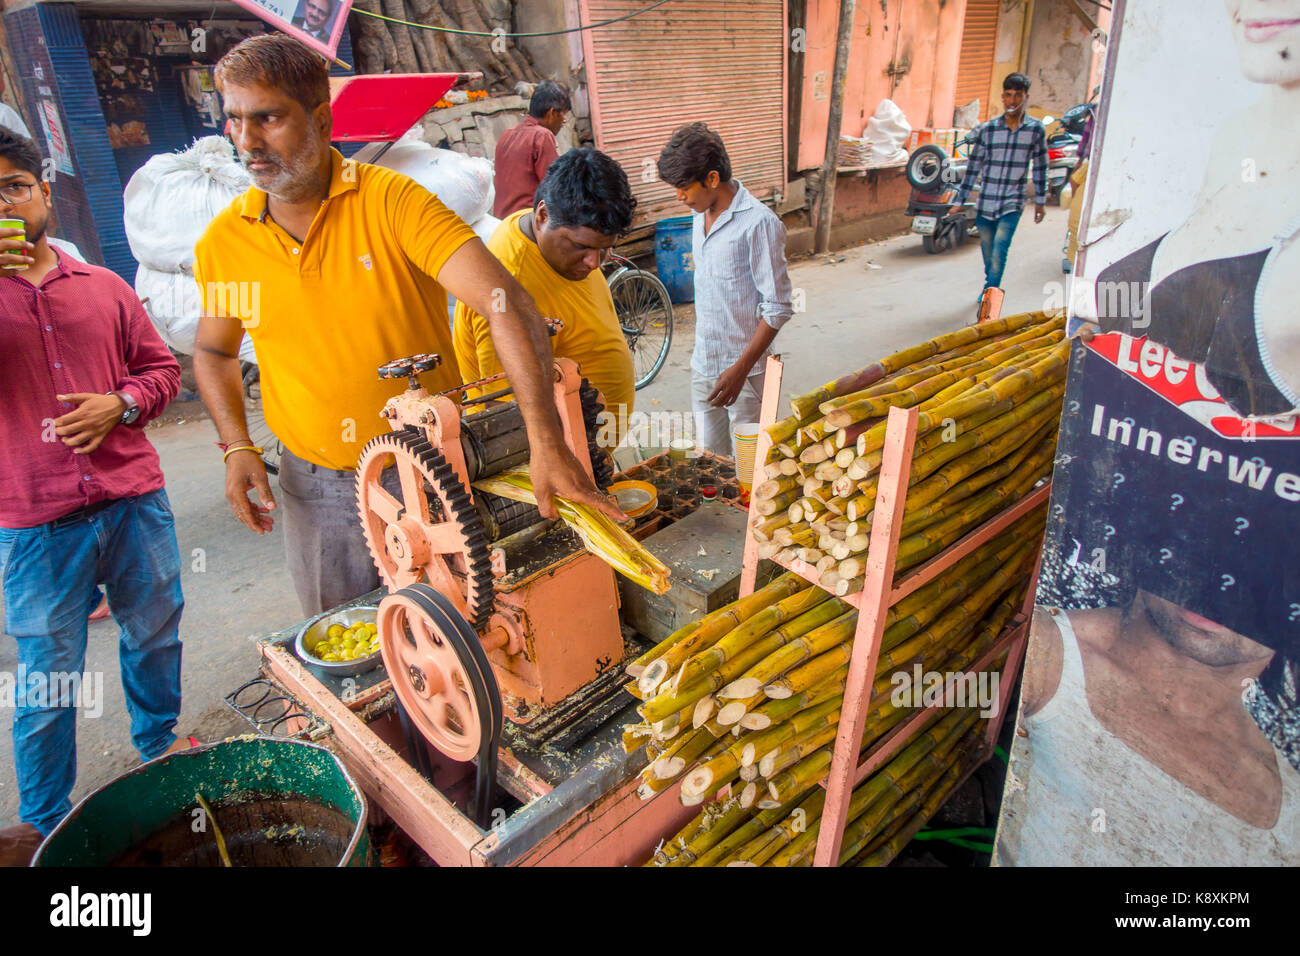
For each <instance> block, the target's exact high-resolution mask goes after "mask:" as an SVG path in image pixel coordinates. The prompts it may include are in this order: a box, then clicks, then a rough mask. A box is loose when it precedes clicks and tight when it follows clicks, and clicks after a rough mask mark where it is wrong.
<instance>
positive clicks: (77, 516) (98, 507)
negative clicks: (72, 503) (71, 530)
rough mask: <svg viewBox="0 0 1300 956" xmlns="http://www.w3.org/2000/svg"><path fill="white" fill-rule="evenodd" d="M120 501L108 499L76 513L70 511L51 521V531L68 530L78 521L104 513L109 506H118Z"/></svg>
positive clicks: (79, 509) (80, 509)
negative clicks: (68, 527) (69, 526)
mask: <svg viewBox="0 0 1300 956" xmlns="http://www.w3.org/2000/svg"><path fill="white" fill-rule="evenodd" d="M119 500H120V499H118V498H106V499H104V500H103V501H96V502H95V503H94V504H93V505H86V506H85V507H82V508H78V509H77V510H76V511H70V512H68V514H65V515H64V516H63V517H62V518H55V519H54V520H53V521H51V522H50V530H51V531H53V530H55V529H58V528H66V527H67V526H68V525H70V524H76V523H77V522H78V521H81V520H83V519H85V518H89V517H90V516H91V515H94V514H99V512H101V511H103V510H104V509H105V508H107V507H108V506H109V505H114V504H117V502H118V501H119Z"/></svg>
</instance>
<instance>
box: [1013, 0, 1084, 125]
mask: <svg viewBox="0 0 1300 956" xmlns="http://www.w3.org/2000/svg"><path fill="white" fill-rule="evenodd" d="M1092 60H1093V41H1092V37H1091V36H1090V35H1089V31H1088V29H1087V28H1086V27H1085V26H1084V25H1083V21H1081V20H1080V19H1079V15H1078V14H1077V13H1076V12H1075V11H1074V9H1073V8H1072V7H1071V5H1070V4H1069V3H1067V2H1066V0H1038V2H1037V3H1035V4H1034V12H1033V27H1032V29H1031V31H1030V34H1029V55H1028V57H1027V62H1026V69H1025V72H1026V73H1027V74H1028V76H1029V79H1030V81H1031V83H1032V86H1031V87H1030V90H1029V101H1030V106H1031V109H1033V111H1034V112H1035V113H1039V112H1043V113H1050V114H1052V115H1053V116H1060V115H1061V114H1062V113H1063V112H1065V111H1066V110H1068V109H1069V108H1070V107H1071V106H1074V105H1075V104H1077V103H1082V102H1084V101H1085V100H1086V99H1087V98H1088V93H1090V92H1091V89H1092V88H1091V87H1090V86H1089V85H1088V81H1089V79H1090V77H1091V74H1092Z"/></svg>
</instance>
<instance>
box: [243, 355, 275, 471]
mask: <svg viewBox="0 0 1300 956" xmlns="http://www.w3.org/2000/svg"><path fill="white" fill-rule="evenodd" d="M244 419H245V421H246V423H247V424H248V437H249V438H251V439H252V440H253V444H254V445H257V446H259V447H260V448H261V449H262V464H264V465H265V466H266V472H267V474H270V475H276V474H279V473H280V439H278V438H276V437H275V434H274V433H273V432H272V431H271V429H270V428H268V427H267V424H266V416H265V415H264V414H263V413H262V381H261V376H260V375H259V373H258V370H257V366H256V365H253V364H252V363H250V362H246V363H244Z"/></svg>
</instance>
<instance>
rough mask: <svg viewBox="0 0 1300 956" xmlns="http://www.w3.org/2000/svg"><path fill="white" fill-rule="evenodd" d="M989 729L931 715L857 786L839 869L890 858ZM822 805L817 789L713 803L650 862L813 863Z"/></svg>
mask: <svg viewBox="0 0 1300 956" xmlns="http://www.w3.org/2000/svg"><path fill="white" fill-rule="evenodd" d="M984 727H985V722H984V721H982V720H980V719H979V715H978V713H977V712H976V711H975V710H974V709H973V708H968V707H967V708H952V709H947V710H936V711H934V712H933V716H932V717H931V718H930V721H929V723H928V725H927V726H926V728H925V729H924V730H923V732H921V733H920V734H918V735H917V736H915V737H913V738H912V740H911V741H910V742H909V743H908V744H907V746H905V747H904V748H903V749H901V750H900V751H899V752H898V753H897V754H896V755H895V756H894V757H893V758H892V759H891V760H890V761H889V762H888V763H886V764H885V765H884V766H883V767H881V768H880V769H879V770H877V771H876V772H875V773H874V774H872V775H871V776H869V777H867V778H866V779H865V780H863V781H862V783H860V784H858V786H857V787H856V788H854V790H853V794H852V796H851V798H850V800H849V808H848V822H847V824H846V825H845V828H844V837H843V841H842V843H841V849H840V855H839V861H838V862H839V865H840V866H882V865H884V864H886V863H888V862H889V861H890V860H892V859H893V858H894V857H895V856H896V855H897V854H898V852H899V850H901V849H902V848H903V846H905V845H906V844H907V842H908V841H909V840H910V839H911V838H912V837H913V836H914V835H915V834H916V832H917V831H918V830H919V829H920V828H921V827H923V826H924V825H925V824H926V822H927V821H928V820H929V819H930V818H931V817H932V816H933V815H934V813H935V811H937V810H938V809H939V807H941V806H943V804H944V802H945V801H946V800H947V799H948V797H949V796H950V795H951V794H952V792H953V790H954V789H955V788H956V787H957V785H958V784H959V783H960V782H961V780H962V779H963V778H964V777H965V776H966V774H967V773H968V772H969V771H970V770H971V769H972V768H973V766H974V762H975V759H976V757H977V753H978V750H979V745H980V738H981V735H982V734H983V732H984ZM825 802H826V791H825V790H823V789H822V788H821V787H820V786H816V785H814V786H812V787H809V788H806V789H804V790H802V791H800V792H799V793H797V794H795V795H793V796H791V797H789V798H787V799H785V800H783V801H780V802H777V801H771V802H768V803H767V804H766V805H754V806H749V807H746V806H745V805H744V801H743V800H741V799H740V798H739V797H736V796H731V797H728V798H727V799H724V800H719V801H715V802H713V803H710V804H708V805H707V806H706V807H705V808H704V809H703V811H701V812H700V813H699V814H697V815H696V816H695V818H694V819H692V820H691V821H690V822H689V823H688V824H687V825H686V826H685V827H684V828H682V830H681V831H680V832H678V833H677V834H675V835H674V836H673V837H671V838H670V839H668V840H666V841H665V842H664V843H663V844H662V845H661V846H660V847H659V848H658V849H656V851H655V854H654V856H653V857H652V858H651V859H650V860H649V861H648V862H647V863H646V864H645V865H646V866H810V865H812V862H813V857H814V855H815V853H816V850H817V839H818V837H819V836H820V834H821V815H822V810H823V809H824V806H825Z"/></svg>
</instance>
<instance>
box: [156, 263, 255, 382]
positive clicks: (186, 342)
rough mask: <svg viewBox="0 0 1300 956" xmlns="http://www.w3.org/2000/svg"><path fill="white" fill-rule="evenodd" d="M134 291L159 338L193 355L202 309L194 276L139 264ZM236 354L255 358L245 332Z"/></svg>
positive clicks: (251, 360) (242, 357) (176, 349)
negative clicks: (142, 303) (162, 270)
mask: <svg viewBox="0 0 1300 956" xmlns="http://www.w3.org/2000/svg"><path fill="white" fill-rule="evenodd" d="M135 294H136V295H138V296H139V297H140V300H141V301H142V302H144V310H145V311H146V312H147V313H149V319H150V320H151V321H152V322H153V327H154V328H155V329H157V330H158V334H159V335H161V336H162V340H163V341H164V342H166V343H167V345H168V346H169V347H170V348H172V349H174V350H175V351H177V352H182V353H184V354H185V355H193V354H194V337H195V335H197V334H198V331H199V315H200V314H201V313H202V311H203V303H202V302H201V300H200V298H199V286H198V283H197V282H195V281H194V276H192V275H190V274H189V273H186V272H159V271H158V270H156V269H150V268H149V267H148V266H143V265H142V266H140V268H139V269H137V270H136V273H135ZM239 357H240V358H241V359H243V360H244V361H245V362H256V361H257V356H256V355H255V354H254V353H253V340H252V339H250V338H249V337H248V334H247V333H245V334H244V341H243V342H242V343H240V346H239Z"/></svg>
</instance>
